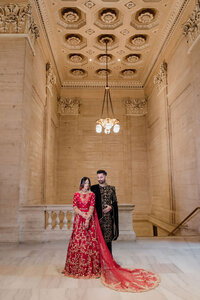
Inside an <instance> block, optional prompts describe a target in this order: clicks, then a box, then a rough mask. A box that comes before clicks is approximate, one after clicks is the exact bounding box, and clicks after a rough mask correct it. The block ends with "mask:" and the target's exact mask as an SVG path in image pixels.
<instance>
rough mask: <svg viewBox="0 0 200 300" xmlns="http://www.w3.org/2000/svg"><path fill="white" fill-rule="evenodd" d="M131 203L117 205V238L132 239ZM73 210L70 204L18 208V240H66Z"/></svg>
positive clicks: (69, 232) (72, 217)
mask: <svg viewBox="0 0 200 300" xmlns="http://www.w3.org/2000/svg"><path fill="white" fill-rule="evenodd" d="M133 208H134V205H132V204H121V205H119V231H120V234H119V240H129V241H134V240H135V238H136V236H135V232H134V230H133V226H132V221H133V216H132V215H133ZM73 220H74V211H73V207H72V205H71V204H66V205H29V206H22V207H21V208H20V209H19V224H20V228H19V240H20V241H21V242H24V241H43V242H44V241H54V240H68V239H69V238H70V236H71V232H72V226H73Z"/></svg>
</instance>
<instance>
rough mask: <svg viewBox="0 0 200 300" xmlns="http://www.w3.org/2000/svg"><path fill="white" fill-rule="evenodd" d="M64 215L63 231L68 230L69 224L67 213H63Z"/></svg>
mask: <svg viewBox="0 0 200 300" xmlns="http://www.w3.org/2000/svg"><path fill="white" fill-rule="evenodd" d="M63 213H64V219H63V227H62V230H67V229H68V228H67V223H68V221H67V211H63Z"/></svg>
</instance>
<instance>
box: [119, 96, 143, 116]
mask: <svg viewBox="0 0 200 300" xmlns="http://www.w3.org/2000/svg"><path fill="white" fill-rule="evenodd" d="M123 101H124V104H125V108H126V115H129V116H144V115H146V114H147V99H145V98H139V99H132V98H125V99H124V100H123Z"/></svg>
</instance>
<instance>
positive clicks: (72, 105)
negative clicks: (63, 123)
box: [58, 97, 80, 115]
mask: <svg viewBox="0 0 200 300" xmlns="http://www.w3.org/2000/svg"><path fill="white" fill-rule="evenodd" d="M58 113H59V114H61V115H79V114H80V99H79V98H67V97H60V98H58Z"/></svg>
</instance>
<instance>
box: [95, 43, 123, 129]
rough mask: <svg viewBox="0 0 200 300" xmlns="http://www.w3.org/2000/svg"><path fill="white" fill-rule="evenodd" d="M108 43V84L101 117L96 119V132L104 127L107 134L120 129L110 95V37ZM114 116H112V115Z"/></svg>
mask: <svg viewBox="0 0 200 300" xmlns="http://www.w3.org/2000/svg"><path fill="white" fill-rule="evenodd" d="M104 42H105V44H106V86H105V91H104V97H103V103H102V110H101V117H100V119H99V120H97V121H96V132H97V133H101V132H102V130H103V129H104V133H105V134H109V133H110V132H111V129H113V132H114V133H118V132H119V130H120V125H119V120H117V119H116V118H115V115H114V110H113V104H112V100H111V95H110V88H109V86H108V53H107V51H108V42H109V40H108V39H105V40H104ZM105 106H106V112H104V108H105ZM111 116H112V117H111Z"/></svg>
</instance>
